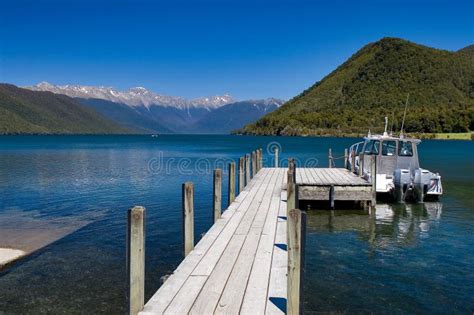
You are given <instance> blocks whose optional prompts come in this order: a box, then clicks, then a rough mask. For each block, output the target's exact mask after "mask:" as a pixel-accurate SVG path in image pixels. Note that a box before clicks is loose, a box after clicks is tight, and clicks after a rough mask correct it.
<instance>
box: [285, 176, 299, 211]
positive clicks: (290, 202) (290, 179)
mask: <svg viewBox="0 0 474 315" xmlns="http://www.w3.org/2000/svg"><path fill="white" fill-rule="evenodd" d="M296 189H297V187H296V184H295V176H294V173H293V171H292V170H291V169H289V170H288V171H287V186H286V210H287V211H290V210H291V209H294V208H296V207H297V200H296V194H297V192H296Z"/></svg>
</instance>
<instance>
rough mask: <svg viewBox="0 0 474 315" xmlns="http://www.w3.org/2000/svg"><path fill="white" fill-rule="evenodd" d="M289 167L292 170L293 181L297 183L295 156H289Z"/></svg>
mask: <svg viewBox="0 0 474 315" xmlns="http://www.w3.org/2000/svg"><path fill="white" fill-rule="evenodd" d="M288 169H289V170H290V171H291V172H292V174H293V183H295V184H296V163H295V159H294V158H289V159H288Z"/></svg>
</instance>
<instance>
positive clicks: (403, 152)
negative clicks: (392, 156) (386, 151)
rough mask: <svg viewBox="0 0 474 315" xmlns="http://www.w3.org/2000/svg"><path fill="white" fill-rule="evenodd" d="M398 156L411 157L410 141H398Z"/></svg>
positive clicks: (411, 146)
mask: <svg viewBox="0 0 474 315" xmlns="http://www.w3.org/2000/svg"><path fill="white" fill-rule="evenodd" d="M398 155H399V156H413V145H412V143H411V141H400V142H399V145H398Z"/></svg>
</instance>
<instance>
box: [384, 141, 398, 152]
mask: <svg viewBox="0 0 474 315" xmlns="http://www.w3.org/2000/svg"><path fill="white" fill-rule="evenodd" d="M396 152H397V142H396V141H384V142H382V155H385V156H393V155H395V154H396Z"/></svg>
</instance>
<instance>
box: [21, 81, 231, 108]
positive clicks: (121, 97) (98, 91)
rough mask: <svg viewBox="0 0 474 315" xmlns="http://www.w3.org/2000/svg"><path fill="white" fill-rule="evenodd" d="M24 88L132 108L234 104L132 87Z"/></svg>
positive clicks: (218, 98)
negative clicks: (109, 102)
mask: <svg viewBox="0 0 474 315" xmlns="http://www.w3.org/2000/svg"><path fill="white" fill-rule="evenodd" d="M26 88H27V89H30V90H34V91H49V92H53V93H56V94H64V95H67V96H70V97H76V98H86V99H102V100H107V101H111V102H114V103H121V104H126V105H129V106H133V107H140V106H145V107H150V106H153V105H158V106H165V107H176V108H179V109H186V108H190V107H191V108H192V107H194V108H206V109H215V108H219V107H221V106H224V105H227V104H230V103H234V102H235V100H234V99H233V98H232V96H230V95H228V94H224V95H217V96H211V97H202V98H197V99H193V100H188V99H185V98H182V97H176V96H168V95H161V94H157V93H154V92H152V91H150V90H147V89H146V88H144V87H134V88H131V89H129V90H127V91H119V90H116V89H115V88H113V87H105V86H83V85H54V84H51V83H48V82H41V83H39V84H36V85H33V86H28V87H26Z"/></svg>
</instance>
